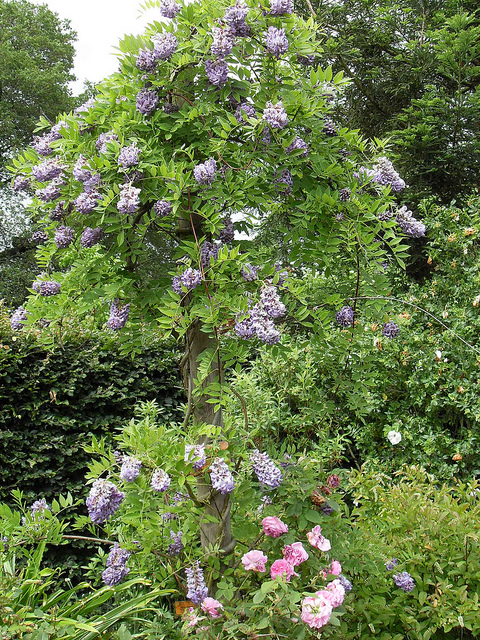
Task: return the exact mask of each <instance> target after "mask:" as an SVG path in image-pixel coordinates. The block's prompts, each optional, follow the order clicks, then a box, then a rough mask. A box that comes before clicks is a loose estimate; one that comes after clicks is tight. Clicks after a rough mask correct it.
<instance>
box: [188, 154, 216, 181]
mask: <svg viewBox="0 0 480 640" xmlns="http://www.w3.org/2000/svg"><path fill="white" fill-rule="evenodd" d="M216 172H217V163H216V162H215V160H214V159H213V158H209V159H208V160H206V161H205V162H203V163H202V164H197V166H196V167H194V169H193V175H194V176H195V180H196V181H197V182H198V184H202V185H207V186H210V185H211V184H212V183H213V181H214V180H215V174H216Z"/></svg>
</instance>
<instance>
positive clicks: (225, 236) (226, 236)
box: [218, 216, 235, 242]
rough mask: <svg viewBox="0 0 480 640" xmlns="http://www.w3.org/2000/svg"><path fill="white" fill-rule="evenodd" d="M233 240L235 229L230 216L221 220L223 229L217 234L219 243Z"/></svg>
mask: <svg viewBox="0 0 480 640" xmlns="http://www.w3.org/2000/svg"><path fill="white" fill-rule="evenodd" d="M234 238H235V229H234V227H233V222H232V219H231V218H230V216H227V217H226V218H224V220H223V229H222V230H221V231H220V232H219V234H218V239H219V240H220V242H232V241H233V239H234Z"/></svg>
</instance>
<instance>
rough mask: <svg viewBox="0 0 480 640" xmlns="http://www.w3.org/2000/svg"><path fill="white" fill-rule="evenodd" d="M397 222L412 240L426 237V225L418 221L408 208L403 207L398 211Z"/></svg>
mask: <svg viewBox="0 0 480 640" xmlns="http://www.w3.org/2000/svg"><path fill="white" fill-rule="evenodd" d="M395 222H396V223H397V224H398V226H399V227H400V229H401V230H402V231H403V233H405V235H407V236H410V238H421V237H422V236H424V235H425V225H424V224H423V222H420V221H419V220H416V219H415V218H414V217H413V213H412V212H411V211H410V210H409V209H407V207H406V206H403V207H401V208H400V209H398V211H397V216H396V218H395Z"/></svg>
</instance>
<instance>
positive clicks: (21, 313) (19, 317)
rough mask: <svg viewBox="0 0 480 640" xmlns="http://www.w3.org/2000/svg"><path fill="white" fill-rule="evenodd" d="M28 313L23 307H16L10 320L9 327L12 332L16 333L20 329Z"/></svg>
mask: <svg viewBox="0 0 480 640" xmlns="http://www.w3.org/2000/svg"><path fill="white" fill-rule="evenodd" d="M27 316H28V311H26V309H24V308H23V307H18V309H17V310H16V311H15V312H14V313H13V315H12V317H11V318H10V326H11V327H12V329H13V330H14V331H18V330H19V329H21V328H22V327H23V325H24V323H25V320H26V319H27Z"/></svg>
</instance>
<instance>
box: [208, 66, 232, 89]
mask: <svg viewBox="0 0 480 640" xmlns="http://www.w3.org/2000/svg"><path fill="white" fill-rule="evenodd" d="M205 73H206V74H207V78H208V81H209V82H210V83H211V84H213V85H215V86H216V87H223V86H224V85H226V84H227V80H228V64H227V63H226V62H225V60H205Z"/></svg>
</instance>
